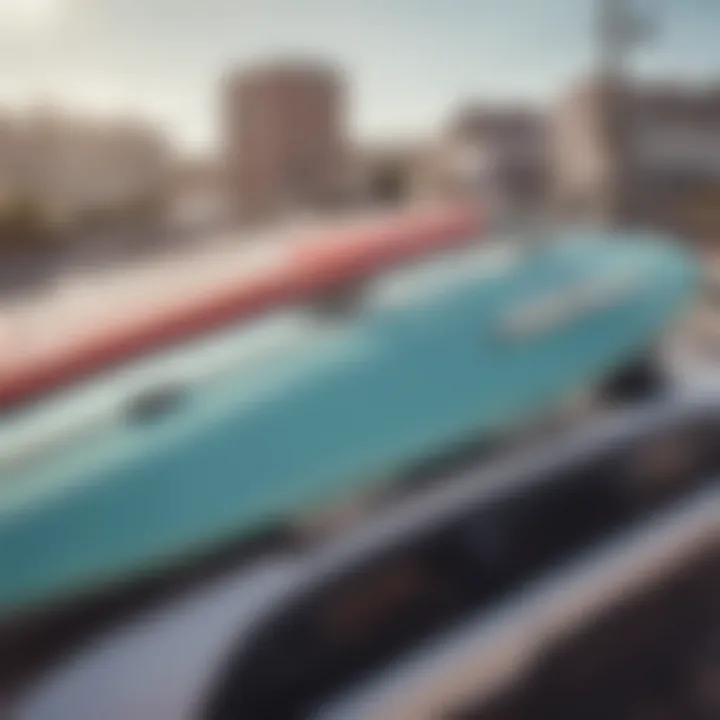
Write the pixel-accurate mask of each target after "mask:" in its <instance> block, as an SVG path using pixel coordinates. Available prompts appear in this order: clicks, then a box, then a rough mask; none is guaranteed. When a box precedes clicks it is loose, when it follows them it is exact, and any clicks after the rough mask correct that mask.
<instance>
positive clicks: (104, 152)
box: [0, 109, 171, 225]
mask: <svg viewBox="0 0 720 720" xmlns="http://www.w3.org/2000/svg"><path fill="white" fill-rule="evenodd" d="M170 162H171V154H170V150H169V148H168V146H167V144H166V143H165V141H164V139H163V138H162V136H161V135H160V134H159V133H157V132H156V131H155V130H154V129H153V128H151V127H149V126H147V125H145V124H143V123H140V122H136V121H129V120H128V121H119V120H90V119H86V118H77V117H69V116H66V115H62V114H60V113H58V112H56V111H54V110H50V109H40V110H35V111H33V112H30V113H27V114H25V115H21V116H15V117H12V118H10V117H8V118H6V119H5V120H4V121H2V122H0V187H1V188H2V202H3V204H4V205H6V206H7V205H11V204H14V203H18V202H22V203H24V204H29V205H32V206H33V207H34V208H35V209H36V210H37V211H38V212H41V213H42V214H44V215H45V216H47V217H50V218H52V219H53V221H54V222H57V223H59V224H63V225H65V224H69V225H75V224H78V223H83V222H84V221H85V220H87V219H88V218H91V217H93V218H97V219H100V217H101V216H103V217H106V218H107V219H109V218H110V217H111V216H112V217H114V218H116V219H118V220H120V219H122V218H127V219H130V218H138V219H140V218H148V217H150V216H152V215H154V214H156V213H157V212H159V211H160V207H161V205H162V203H163V201H164V194H165V192H166V180H167V173H168V169H169V165H170Z"/></svg>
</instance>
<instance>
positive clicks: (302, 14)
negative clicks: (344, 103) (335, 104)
mask: <svg viewBox="0 0 720 720" xmlns="http://www.w3.org/2000/svg"><path fill="white" fill-rule="evenodd" d="M632 1H633V2H635V4H637V5H638V6H640V7H646V8H651V9H652V11H653V15H654V16H655V18H656V19H657V22H658V27H659V30H660V31H659V33H658V35H657V38H656V39H655V40H654V41H653V42H652V43H649V44H648V45H647V47H645V48H642V50H641V52H640V53H639V57H638V58H637V66H638V70H639V72H642V73H648V74H655V75H658V76H667V77H671V78H673V77H681V78H682V77H688V78H697V79H698V80H708V79H714V78H716V77H717V78H718V79H720V43H719V42H718V39H717V30H718V28H720V1H719V0H632ZM593 2H594V0H0V106H3V105H9V106H16V105H19V106H23V105H27V104H33V103H36V102H53V103H56V104H58V105H60V106H62V107H67V108H69V109H71V110H77V111H79V112H88V113H98V114H125V115H137V116H140V117H144V118H148V119H150V120H152V121H154V122H157V123H160V124H161V125H162V126H163V127H164V128H166V131H167V133H168V135H169V137H170V138H171V139H172V140H174V141H175V142H177V143H178V144H179V145H180V146H181V147H185V148H187V149H189V150H204V149H209V148H212V147H213V145H214V144H215V142H216V141H217V138H218V135H219V124H220V123H219V106H220V95H219V88H220V80H221V78H222V76H223V74H224V73H225V72H227V70H228V69H229V68H234V67H243V66H244V65H248V64H251V63H252V62H253V61H255V60H258V59H263V58H267V57H271V56H274V55H278V54H280V55H282V54H287V53H290V54H292V55H304V54H309V55H312V56H316V57H321V58H326V59H329V60H332V61H334V62H336V63H337V64H338V66H339V67H341V68H342V69H343V71H344V72H345V73H346V75H347V82H348V89H349V101H350V118H351V129H352V132H353V134H355V135H356V136H358V137H360V138H361V139H362V138H368V139H369V138H377V139H381V138H388V139H392V138H396V137H399V136H422V135H424V134H428V133H431V132H433V131H434V129H436V128H437V127H438V126H439V125H440V124H441V123H442V122H443V120H444V119H445V118H446V117H447V116H448V115H449V114H450V113H451V112H452V111H453V109H454V108H456V107H457V106H458V105H460V104H463V103H464V102H466V101H470V100H473V99H479V100H489V101H524V100H528V101H533V102H540V103H550V102H552V100H553V98H556V97H557V96H558V95H559V93H561V91H562V88H563V87H564V86H565V85H566V84H567V83H568V82H569V81H571V80H572V79H573V78H576V77H578V76H579V75H582V74H583V73H585V72H587V70H588V68H589V67H590V64H591V60H592V57H593V35H592V20H593Z"/></svg>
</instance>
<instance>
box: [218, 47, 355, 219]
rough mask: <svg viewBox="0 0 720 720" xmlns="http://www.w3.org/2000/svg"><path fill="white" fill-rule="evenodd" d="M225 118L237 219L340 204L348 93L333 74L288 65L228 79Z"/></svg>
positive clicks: (298, 64)
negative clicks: (346, 98) (346, 94)
mask: <svg viewBox="0 0 720 720" xmlns="http://www.w3.org/2000/svg"><path fill="white" fill-rule="evenodd" d="M224 119H225V131H224V134H225V163H226V178H227V183H228V196H229V200H230V203H231V206H232V209H233V211H234V214H235V216H236V217H237V218H238V219H240V220H242V221H245V222H262V221H265V220H270V219H273V218H276V217H279V216H281V215H284V214H288V213H292V212H294V211H296V210H298V209H313V210H316V209H319V210H322V209H326V208H332V207H334V206H337V205H338V204H339V203H341V202H342V200H343V197H344V194H345V192H346V185H347V179H348V168H347V161H346V142H345V88H344V85H343V81H342V78H341V76H340V75H339V73H338V72H337V71H336V70H335V69H333V68H332V67H329V66H326V65H323V64H320V63H312V62H297V61H295V62H293V61H287V62H278V63H273V64H268V65H262V66H258V67H255V68H252V69H250V70H248V71H244V72H242V73H240V74H237V75H233V76H232V77H230V78H229V80H228V82H227V85H226V88H225V109H224Z"/></svg>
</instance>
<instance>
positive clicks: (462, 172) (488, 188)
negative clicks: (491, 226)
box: [414, 105, 549, 208]
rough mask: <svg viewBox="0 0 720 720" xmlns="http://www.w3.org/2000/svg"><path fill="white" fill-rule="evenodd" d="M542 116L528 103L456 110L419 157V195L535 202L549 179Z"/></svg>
mask: <svg viewBox="0 0 720 720" xmlns="http://www.w3.org/2000/svg"><path fill="white" fill-rule="evenodd" d="M548 168H549V154H548V134H547V123H546V119H545V117H544V116H543V115H542V113H540V112H539V111H536V110H533V109H529V108H514V107H492V106H482V105H473V106H470V107H466V108H464V109H462V110H461V111H459V112H458V113H457V114H456V115H455V116H454V117H453V118H452V119H451V121H450V122H449V124H448V126H447V128H446V130H445V132H444V133H442V135H441V136H440V137H439V138H438V139H437V140H436V141H435V142H434V143H432V144H431V145H430V146H428V148H427V149H426V151H425V153H424V156H423V157H422V158H421V159H420V160H419V163H418V166H417V169H416V173H415V181H414V192H415V194H416V195H420V196H426V197H427V196H450V197H454V196H458V195H460V196H466V195H472V196H475V197H478V198H479V199H482V200H483V201H485V202H486V203H490V204H492V205H498V206H499V205H503V206H510V207H533V208H534V207H537V206H540V205H542V204H544V201H545V195H546V191H547V185H548Z"/></svg>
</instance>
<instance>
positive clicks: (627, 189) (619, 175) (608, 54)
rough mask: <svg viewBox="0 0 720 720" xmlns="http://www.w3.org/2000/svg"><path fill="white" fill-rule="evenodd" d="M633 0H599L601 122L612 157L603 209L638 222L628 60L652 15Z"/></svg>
mask: <svg viewBox="0 0 720 720" xmlns="http://www.w3.org/2000/svg"><path fill="white" fill-rule="evenodd" d="M632 2H633V0H596V3H597V6H596V7H597V46H598V60H597V64H598V72H599V76H600V83H601V98H602V101H601V111H600V112H601V126H602V130H601V131H602V133H603V138H602V141H603V143H604V145H605V154H606V158H607V161H608V169H607V173H608V176H607V179H606V183H605V187H606V192H605V197H603V198H602V204H603V214H604V215H605V216H606V217H607V218H608V219H609V220H610V221H611V222H613V223H617V224H625V223H628V222H631V221H632V216H633V212H634V210H635V208H636V200H637V194H636V193H637V187H636V183H634V182H633V179H632V175H633V170H634V157H633V134H634V130H633V124H634V117H633V116H634V113H633V105H634V88H633V83H632V79H631V77H630V71H629V68H628V63H629V60H630V57H631V54H632V52H633V50H635V48H636V47H637V46H638V45H639V44H640V43H641V42H642V41H643V40H644V39H645V38H646V37H647V36H649V34H650V28H649V23H648V19H647V18H646V17H645V16H642V15H641V14H640V13H639V12H638V10H637V8H634V7H632Z"/></svg>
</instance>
